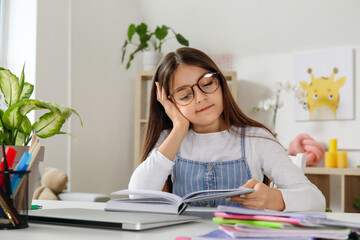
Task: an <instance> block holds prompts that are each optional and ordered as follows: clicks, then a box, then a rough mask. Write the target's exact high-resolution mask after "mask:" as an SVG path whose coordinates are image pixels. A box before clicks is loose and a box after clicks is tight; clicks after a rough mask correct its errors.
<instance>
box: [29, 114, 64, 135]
mask: <svg viewBox="0 0 360 240" xmlns="http://www.w3.org/2000/svg"><path fill="white" fill-rule="evenodd" d="M65 121H66V120H65V118H64V117H62V116H61V115H59V114H57V113H54V112H49V113H45V114H44V115H43V116H41V117H40V118H39V121H37V122H35V123H34V125H33V130H35V129H36V134H37V135H38V136H39V137H41V138H48V137H51V136H54V135H55V134H58V133H59V132H60V129H61V127H62V125H63V124H64V123H65Z"/></svg>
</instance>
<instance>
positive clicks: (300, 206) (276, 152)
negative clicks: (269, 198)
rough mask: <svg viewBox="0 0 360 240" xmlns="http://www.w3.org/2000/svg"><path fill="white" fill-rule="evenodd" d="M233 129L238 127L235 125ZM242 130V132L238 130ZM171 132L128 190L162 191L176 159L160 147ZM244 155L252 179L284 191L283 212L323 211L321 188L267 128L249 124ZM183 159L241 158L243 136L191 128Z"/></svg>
mask: <svg viewBox="0 0 360 240" xmlns="http://www.w3.org/2000/svg"><path fill="white" fill-rule="evenodd" d="M232 129H233V130H235V131H236V130H237V129H236V128H235V127H233V128H232ZM239 132H240V131H239ZM168 134H169V131H168V130H165V131H163V132H162V133H161V135H160V138H159V140H158V142H157V144H156V146H155V147H154V149H153V150H152V151H151V152H150V154H149V155H148V157H147V158H146V160H145V161H144V162H142V163H141V164H140V165H139V166H138V167H137V168H136V170H135V171H134V173H133V174H132V176H131V179H130V182H129V189H149V190H150V189H151V190H161V189H162V187H163V186H164V183H165V181H166V179H167V178H168V176H169V175H170V174H172V168H173V166H174V161H173V160H174V159H171V160H170V159H167V158H166V157H165V156H164V155H162V154H161V153H160V152H159V151H158V150H157V147H158V146H160V144H161V143H162V142H163V141H164V140H165V139H166V137H167V136H168ZM245 136H246V138H245V156H246V161H247V163H248V165H249V168H250V172H251V175H252V178H253V179H256V180H258V181H260V182H262V181H263V177H264V174H265V175H266V176H268V177H269V178H270V180H272V181H273V182H274V183H275V184H276V186H277V188H278V189H279V190H280V191H281V193H282V196H283V199H284V203H285V210H284V211H324V210H325V198H324V196H323V194H322V193H321V192H320V190H319V189H318V188H317V187H316V186H315V185H313V184H312V183H311V182H310V181H309V180H308V179H307V178H306V177H305V175H304V174H303V173H302V171H301V169H300V168H299V167H297V166H296V165H295V164H293V163H292V162H291V160H290V159H289V157H288V155H287V153H286V151H285V150H284V148H283V147H282V146H281V145H280V144H279V143H278V142H276V140H274V138H273V136H272V135H271V134H270V133H269V132H268V131H267V130H265V129H262V128H258V127H247V128H246V132H245ZM180 153H181V157H182V158H186V159H191V160H193V161H201V162H219V161H231V160H235V159H239V158H240V157H241V146H240V135H239V134H236V133H234V132H233V131H226V130H225V131H221V132H215V133H205V134H200V133H196V132H194V131H193V130H191V129H190V130H189V131H188V133H187V135H186V136H185V138H184V140H183V142H182V144H181V146H180Z"/></svg>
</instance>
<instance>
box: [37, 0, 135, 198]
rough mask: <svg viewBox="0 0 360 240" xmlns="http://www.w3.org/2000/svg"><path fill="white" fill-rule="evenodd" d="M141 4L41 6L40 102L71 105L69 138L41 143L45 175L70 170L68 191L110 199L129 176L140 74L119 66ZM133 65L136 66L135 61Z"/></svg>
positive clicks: (43, 0)
mask: <svg viewBox="0 0 360 240" xmlns="http://www.w3.org/2000/svg"><path fill="white" fill-rule="evenodd" d="M137 9H138V7H137V2H136V1H130V0H127V1H125V0H124V1H117V0H106V1H98V0H92V1H88V0H77V1H71V0H67V1H62V0H38V32H37V38H38V41H37V47H38V49H37V65H36V67H37V91H38V94H37V97H38V98H40V99H46V100H48V101H55V102H59V103H63V104H65V105H68V106H71V107H72V108H74V109H76V110H77V111H78V113H79V114H80V115H81V117H82V119H83V122H84V128H83V129H82V128H81V126H80V123H79V121H78V119H77V117H76V116H72V118H71V121H70V123H69V124H67V125H66V126H64V127H63V130H64V131H70V132H71V133H73V134H74V135H75V136H76V138H77V141H74V140H73V139H72V138H70V137H67V136H65V135H59V136H55V137H52V138H50V139H45V140H43V141H42V142H43V144H44V145H46V153H45V162H44V164H42V169H43V168H45V167H47V166H51V167H57V168H60V169H62V170H63V171H66V172H67V173H68V175H69V178H70V184H69V189H70V190H71V191H83V192H98V193H107V194H109V193H110V192H112V191H115V190H118V189H120V188H126V187H127V184H128V180H129V178H130V175H131V172H132V159H133V116H134V111H133V105H134V103H133V102H134V88H135V85H134V84H135V68H133V69H132V70H130V71H125V70H124V67H123V66H122V65H121V64H120V60H121V47H122V44H123V41H124V39H125V36H126V34H127V27H128V25H129V22H131V21H133V22H139V21H140V20H141V19H140V16H139V13H138V11H137ZM134 66H135V67H136V61H135V62H134Z"/></svg>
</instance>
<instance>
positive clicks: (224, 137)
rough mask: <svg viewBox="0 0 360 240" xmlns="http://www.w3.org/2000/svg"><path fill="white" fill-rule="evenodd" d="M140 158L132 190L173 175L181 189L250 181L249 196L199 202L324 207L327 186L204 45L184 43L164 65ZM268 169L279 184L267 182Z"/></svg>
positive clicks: (176, 188)
mask: <svg viewBox="0 0 360 240" xmlns="http://www.w3.org/2000/svg"><path fill="white" fill-rule="evenodd" d="M150 98H151V99H150V114H149V121H148V128H147V132H146V136H145V145H144V149H143V155H142V163H141V164H140V165H139V166H138V167H137V168H136V170H135V171H134V173H133V175H132V176H131V179H130V183H129V189H151V190H161V189H162V188H163V186H164V184H165V182H166V180H167V179H168V176H169V175H170V176H171V182H172V192H173V193H174V194H176V195H179V196H181V197H182V196H184V195H186V194H187V193H190V192H194V191H198V190H204V189H229V188H238V187H246V188H253V189H254V190H255V191H254V192H253V193H250V194H246V195H245V196H237V197H232V198H231V199H230V200H228V199H226V200H225V199H220V200H219V199H217V200H212V201H206V202H200V203H199V202H198V203H194V205H196V206H212V207H214V206H217V205H219V204H227V205H242V206H244V207H248V208H255V209H272V210H286V211H324V210H325V198H324V196H323V195H322V193H321V192H320V191H319V190H318V189H317V188H316V187H315V186H314V185H313V184H312V183H310V181H309V180H308V179H307V178H306V177H305V176H304V174H303V173H302V171H301V170H300V168H298V167H297V166H296V165H294V164H293V163H292V162H291V161H290V159H289V157H288V156H287V153H286V152H285V150H284V149H283V148H282V146H281V145H280V144H279V143H278V142H277V140H276V139H275V138H274V137H273V135H272V134H271V132H270V130H269V129H268V128H266V127H265V126H264V125H262V124H261V123H259V122H256V121H254V120H252V119H250V118H249V117H247V116H246V115H245V114H244V113H243V112H242V111H241V110H240V109H239V107H238V106H237V104H236V102H235V100H234V99H233V97H232V95H231V92H230V90H229V87H228V85H227V83H226V80H225V78H224V76H223V74H222V73H221V72H220V70H219V68H218V67H217V66H216V64H215V63H214V62H213V61H212V60H211V59H210V58H209V57H208V56H207V55H206V54H205V53H203V52H201V51H199V50H197V49H193V48H180V49H178V50H177V51H176V52H171V53H169V54H167V55H166V56H165V57H164V59H163V60H162V61H161V63H160V64H159V66H158V68H157V70H156V73H155V76H154V84H153V87H152V90H151V97H150ZM264 174H265V175H266V176H267V177H268V178H269V179H271V180H272V181H273V182H274V183H275V184H276V185H277V188H271V187H268V186H267V185H265V184H264V183H262V181H263V179H264Z"/></svg>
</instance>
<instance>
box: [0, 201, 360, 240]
mask: <svg viewBox="0 0 360 240" xmlns="http://www.w3.org/2000/svg"><path fill="white" fill-rule="evenodd" d="M33 204H38V205H42V206H43V208H48V209H50V208H91V209H103V208H104V206H105V204H104V203H93V202H65V201H36V200H35V201H33ZM327 215H328V217H329V218H333V219H338V220H345V221H354V222H360V214H356V213H328V214H327ZM217 228H218V224H216V223H213V222H212V221H211V220H210V219H205V220H200V221H198V222H192V223H186V224H179V225H174V226H169V227H163V228H157V229H150V230H144V231H138V232H135V231H123V230H107V229H96V228H80V227H67V226H55V225H47V224H35V223H29V227H28V228H25V229H18V230H0V236H1V239H27V240H42V239H44V240H58V239H59V240H65V239H66V240H67V239H90V240H91V239H97V240H98V239H116V240H118V239H131V240H133V239H134V240H136V239H144V240H146V239H149V240H150V239H151V240H154V239H160V240H161V239H164V240H165V239H166V240H169V239H175V237H178V236H186V237H191V236H196V235H202V234H205V233H208V232H210V231H212V230H215V229H217Z"/></svg>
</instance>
